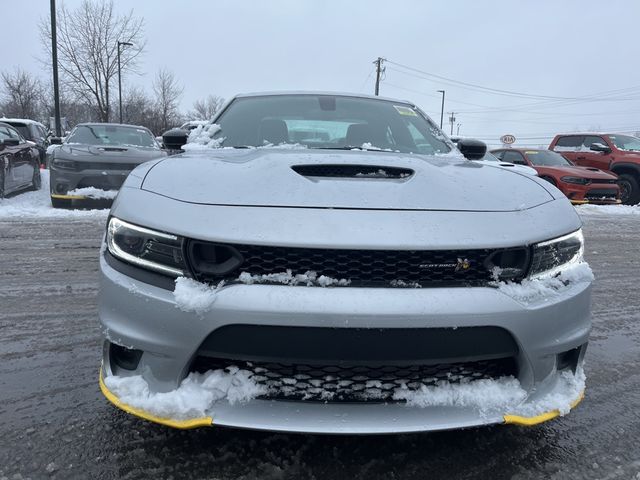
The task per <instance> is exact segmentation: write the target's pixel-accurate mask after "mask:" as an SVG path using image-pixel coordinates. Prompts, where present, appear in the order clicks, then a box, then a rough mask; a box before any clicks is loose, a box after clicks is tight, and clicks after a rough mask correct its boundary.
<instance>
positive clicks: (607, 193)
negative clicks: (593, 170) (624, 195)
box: [559, 183, 621, 205]
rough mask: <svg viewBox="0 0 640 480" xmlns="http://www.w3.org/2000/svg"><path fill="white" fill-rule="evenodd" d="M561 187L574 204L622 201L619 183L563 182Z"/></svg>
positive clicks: (606, 203)
mask: <svg viewBox="0 0 640 480" xmlns="http://www.w3.org/2000/svg"><path fill="white" fill-rule="evenodd" d="M559 188H560V189H561V190H562V192H563V193H564V194H565V195H566V196H567V198H568V199H569V200H570V201H571V203H572V204H574V205H585V204H594V205H617V204H619V203H621V202H620V189H619V187H618V186H617V185H611V184H609V185H606V184H591V185H575V184H569V183H562V184H561V185H560V186H559Z"/></svg>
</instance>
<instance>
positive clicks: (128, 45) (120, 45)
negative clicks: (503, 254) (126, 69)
mask: <svg viewBox="0 0 640 480" xmlns="http://www.w3.org/2000/svg"><path fill="white" fill-rule="evenodd" d="M132 45H133V43H130V42H120V41H118V99H119V100H118V103H120V123H122V76H121V74H120V47H122V46H126V47H130V46H132Z"/></svg>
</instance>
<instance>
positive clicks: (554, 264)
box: [529, 229, 584, 277]
mask: <svg viewBox="0 0 640 480" xmlns="http://www.w3.org/2000/svg"><path fill="white" fill-rule="evenodd" d="M583 253H584V237H583V236H582V229H580V230H577V231H575V232H573V233H570V234H569V235H563V236H562V237H558V238H554V239H553V240H547V241H546V242H540V243H536V244H535V245H534V246H533V258H532V259H531V268H530V269H529V276H530V277H552V276H554V275H556V274H557V273H559V272H560V270H562V267H566V266H567V265H569V264H572V263H578V262H580V261H582V254H583Z"/></svg>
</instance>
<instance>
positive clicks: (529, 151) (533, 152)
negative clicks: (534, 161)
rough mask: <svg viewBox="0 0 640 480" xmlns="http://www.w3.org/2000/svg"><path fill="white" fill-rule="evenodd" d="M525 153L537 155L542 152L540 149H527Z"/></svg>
mask: <svg viewBox="0 0 640 480" xmlns="http://www.w3.org/2000/svg"><path fill="white" fill-rule="evenodd" d="M524 153H526V154H527V155H537V154H538V153H540V152H538V151H536V150H527V151H526V152H524Z"/></svg>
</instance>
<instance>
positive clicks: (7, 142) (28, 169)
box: [0, 122, 41, 198]
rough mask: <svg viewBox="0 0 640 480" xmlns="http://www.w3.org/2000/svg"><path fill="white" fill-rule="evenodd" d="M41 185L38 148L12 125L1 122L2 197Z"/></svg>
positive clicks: (0, 181) (0, 169) (0, 185)
mask: <svg viewBox="0 0 640 480" xmlns="http://www.w3.org/2000/svg"><path fill="white" fill-rule="evenodd" d="M40 185H41V178H40V160H39V154H38V150H37V149H36V148H35V146H34V145H33V144H32V143H30V142H28V141H27V140H25V138H24V137H23V136H22V135H20V133H19V132H18V131H17V130H16V129H15V128H13V127H12V126H11V125H9V124H7V123H2V122H0V198H4V197H5V195H9V194H11V193H16V192H20V191H24V190H39V189H40Z"/></svg>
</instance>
